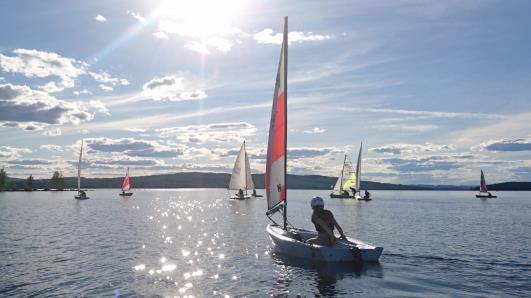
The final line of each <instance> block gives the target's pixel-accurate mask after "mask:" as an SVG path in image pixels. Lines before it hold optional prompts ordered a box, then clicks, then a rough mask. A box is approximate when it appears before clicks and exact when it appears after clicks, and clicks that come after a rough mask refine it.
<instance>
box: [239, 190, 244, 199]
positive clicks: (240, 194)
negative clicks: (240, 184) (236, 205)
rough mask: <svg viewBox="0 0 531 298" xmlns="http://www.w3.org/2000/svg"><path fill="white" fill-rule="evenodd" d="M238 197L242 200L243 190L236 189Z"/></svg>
mask: <svg viewBox="0 0 531 298" xmlns="http://www.w3.org/2000/svg"><path fill="white" fill-rule="evenodd" d="M238 197H240V198H243V190H242V189H241V188H240V189H238Z"/></svg>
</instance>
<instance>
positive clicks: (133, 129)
mask: <svg viewBox="0 0 531 298" xmlns="http://www.w3.org/2000/svg"><path fill="white" fill-rule="evenodd" d="M124 130H125V131H130V132H146V129H144V128H135V127H132V128H124Z"/></svg>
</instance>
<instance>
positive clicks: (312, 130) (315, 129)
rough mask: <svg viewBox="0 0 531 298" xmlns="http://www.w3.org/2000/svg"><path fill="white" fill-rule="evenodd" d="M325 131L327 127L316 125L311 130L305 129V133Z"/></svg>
mask: <svg viewBox="0 0 531 298" xmlns="http://www.w3.org/2000/svg"><path fill="white" fill-rule="evenodd" d="M325 131H326V129H324V128H319V127H314V128H313V129H310V130H304V131H303V133H308V134H316V133H324V132H325Z"/></svg>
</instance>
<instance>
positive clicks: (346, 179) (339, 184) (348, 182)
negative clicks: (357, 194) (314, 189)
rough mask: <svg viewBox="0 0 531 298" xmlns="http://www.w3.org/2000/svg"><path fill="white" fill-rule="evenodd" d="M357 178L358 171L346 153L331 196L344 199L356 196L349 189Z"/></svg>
mask: <svg viewBox="0 0 531 298" xmlns="http://www.w3.org/2000/svg"><path fill="white" fill-rule="evenodd" d="M355 180H356V173H355V172H354V169H353V168H352V163H351V162H350V161H349V160H348V159H347V155H346V154H345V158H344V159H343V166H342V167H341V172H340V173H339V176H338V177H337V181H336V184H335V185H334V188H333V189H332V193H330V197H331V198H342V199H347V198H353V197H354V196H353V195H352V194H350V193H349V192H348V190H349V187H352V185H353V184H352V182H354V181H355Z"/></svg>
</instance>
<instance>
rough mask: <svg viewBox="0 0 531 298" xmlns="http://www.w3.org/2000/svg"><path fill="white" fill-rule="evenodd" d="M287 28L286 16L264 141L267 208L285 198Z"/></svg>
mask: <svg viewBox="0 0 531 298" xmlns="http://www.w3.org/2000/svg"><path fill="white" fill-rule="evenodd" d="M287 28H288V22H287V18H286V21H285V24H284V39H283V42H282V50H281V52H280V61H279V64H278V70H277V79H276V84H275V93H274V96H273V108H272V111H271V122H270V127H269V141H268V144H267V159H266V176H265V180H266V181H265V185H266V193H267V207H268V209H271V208H273V207H275V206H276V205H278V204H279V203H280V202H282V201H284V200H286V130H287V123H286V119H287V118H286V117H287V115H286V112H287V102H286V100H287V81H286V74H287V51H288V44H287V40H288V37H287Z"/></svg>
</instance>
